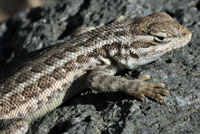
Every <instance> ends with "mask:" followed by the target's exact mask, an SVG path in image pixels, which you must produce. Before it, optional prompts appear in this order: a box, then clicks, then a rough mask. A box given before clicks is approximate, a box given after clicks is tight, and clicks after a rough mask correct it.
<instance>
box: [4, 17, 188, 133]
mask: <svg viewBox="0 0 200 134" xmlns="http://www.w3.org/2000/svg"><path fill="white" fill-rule="evenodd" d="M191 36H192V34H191V32H190V31H189V30H188V29H187V28H186V27H184V26H182V25H180V24H179V23H177V22H176V21H175V20H173V19H172V18H171V17H170V16H169V15H167V14H166V13H152V14H150V15H149V16H145V17H137V18H134V19H130V18H124V19H122V20H120V21H115V22H113V23H111V24H109V25H106V26H102V27H98V28H96V29H94V30H90V31H87V32H85V33H83V34H81V35H78V36H76V37H74V38H73V39H72V40H69V41H67V42H65V43H62V44H58V45H56V46H54V47H52V48H49V49H48V50H46V51H45V52H43V53H42V54H40V55H39V56H37V57H36V58H34V59H32V60H30V61H28V62H27V63H26V64H25V66H23V67H22V68H21V69H19V70H18V71H16V72H15V73H14V74H13V75H12V76H10V77H9V78H8V79H6V80H5V81H3V82H2V83H1V84H0V134H25V133H26V132H27V131H28V124H29V123H30V122H31V121H33V120H35V119H37V118H38V117H41V116H43V115H44V114H46V113H47V112H49V111H51V110H53V109H55V108H56V107H57V106H59V105H60V104H61V103H62V102H64V101H66V100H68V99H69V98H71V97H72V96H74V95H76V94H78V93H80V92H82V91H83V90H84V89H86V88H90V89H92V90H97V91H100V92H116V91H123V92H125V93H127V94H129V95H132V96H134V97H137V98H139V99H144V98H145V96H147V97H151V98H153V99H158V100H161V101H162V100H163V98H162V96H161V95H168V94H169V92H168V91H167V90H166V89H161V88H164V84H163V83H149V82H146V81H145V80H147V79H149V76H148V75H144V76H142V77H140V78H138V79H135V80H127V79H125V78H123V77H120V76H114V74H115V73H116V72H118V71H120V70H123V69H135V68H137V67H139V66H142V65H145V64H147V63H150V62H152V61H155V60H156V59H158V58H160V56H162V55H163V54H165V53H166V52H168V51H170V50H173V49H176V48H180V47H183V46H185V45H186V44H187V43H188V42H189V41H190V40H191ZM79 81H82V82H79ZM77 82H79V84H78V86H76V88H74V86H75V85H77Z"/></svg>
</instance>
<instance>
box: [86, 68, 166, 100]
mask: <svg viewBox="0 0 200 134" xmlns="http://www.w3.org/2000/svg"><path fill="white" fill-rule="evenodd" d="M149 78H150V76H149V75H143V76H142V77H140V78H138V79H135V80H127V79H125V78H123V77H121V76H113V72H111V71H109V70H106V69H98V70H94V71H92V72H91V73H90V74H89V75H88V77H87V80H86V82H87V86H88V87H89V88H90V89H93V90H97V91H100V92H116V91H123V92H125V93H127V94H128V95H132V96H134V97H136V98H138V99H141V100H143V99H144V98H145V96H146V97H150V98H152V99H158V100H159V101H163V97H162V96H161V95H169V91H168V90H166V89H163V88H164V87H165V85H164V84H163V83H150V82H146V81H145V80H147V79H149Z"/></svg>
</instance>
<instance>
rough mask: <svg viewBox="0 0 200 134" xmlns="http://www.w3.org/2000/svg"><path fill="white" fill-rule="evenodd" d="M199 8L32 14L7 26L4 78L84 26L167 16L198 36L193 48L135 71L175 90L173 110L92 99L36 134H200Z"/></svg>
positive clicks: (158, 5)
mask: <svg viewBox="0 0 200 134" xmlns="http://www.w3.org/2000/svg"><path fill="white" fill-rule="evenodd" d="M199 5H200V4H199V2H198V0H181V1H180V0H159V1H158V0H149V1H146V0H109V1H108V0H107V1H106V0H98V1H97V0H85V1H84V0H66V2H64V3H58V4H55V3H54V4H52V5H44V6H41V7H37V8H34V9H31V10H26V11H24V12H21V13H19V14H17V15H15V16H13V17H11V18H10V19H8V20H7V21H5V22H3V23H1V24H0V44H1V46H0V62H1V65H2V66H1V68H0V69H1V76H2V77H1V78H2V79H3V78H4V77H5V76H6V75H7V73H8V72H9V71H10V70H13V68H16V67H17V66H18V65H19V64H22V63H23V62H24V61H26V60H27V59H29V58H30V57H32V56H34V55H37V54H38V53H39V52H40V51H41V50H43V49H44V48H46V47H50V46H51V45H53V44H57V43H59V42H63V41H66V40H68V39H70V36H69V35H70V33H71V32H72V31H73V30H75V29H76V28H77V27H79V26H82V25H84V26H87V25H90V26H97V25H103V24H106V23H109V22H111V21H112V20H114V19H115V18H117V17H119V16H120V15H125V16H128V17H135V16H141V15H147V14H150V13H151V12H153V11H166V12H167V13H169V14H170V15H171V16H172V17H174V18H175V19H176V20H177V21H179V22H180V23H181V24H183V25H185V26H187V27H188V28H189V29H190V30H191V31H192V33H193V37H192V41H191V42H190V43H189V45H187V46H186V47H184V48H181V49H179V50H175V51H172V52H169V53H167V54H165V56H163V57H162V58H161V59H160V60H158V61H156V62H153V63H151V64H148V65H146V66H144V67H141V68H138V69H137V70H136V71H133V73H134V72H137V73H138V72H139V73H140V75H141V74H150V75H151V76H152V78H153V79H152V81H158V82H160V81H161V82H164V83H165V84H166V85H167V88H168V89H169V90H170V92H171V96H166V97H164V99H165V101H166V105H160V104H159V103H157V102H156V101H154V100H150V99H149V100H147V101H146V103H142V102H141V101H138V100H136V99H135V98H133V97H131V96H127V95H125V94H121V93H111V94H107V93H103V94H94V93H91V92H85V93H83V94H81V95H78V96H76V97H74V98H73V99H71V100H70V101H68V102H66V103H64V104H63V105H62V106H60V107H59V108H57V109H55V110H54V111H52V112H51V113H49V114H47V115H46V116H44V117H43V118H41V119H39V120H37V121H36V122H35V123H32V124H31V129H30V131H29V134H47V133H49V134H60V133H65V132H66V133H67V132H68V133H70V134H73V133H80V134H81V133H92V134H93V133H114V134H115V133H123V134H133V133H148V134H151V133H152V134H157V133H162V134H167V133H181V134H184V133H196V134H197V133H200V128H199V120H200V116H199V110H200V105H199V104H200V84H199V83H200V62H199V61H200V47H199V44H200V39H199V38H200V31H199V30H200V29H199V25H200V23H199V21H200V13H199V9H200V8H199V7H200V6H199ZM123 73H124V74H125V76H126V77H128V78H130V77H131V76H134V74H132V73H130V71H125V72H123ZM122 75H123V74H122ZM137 75H138V74H137Z"/></svg>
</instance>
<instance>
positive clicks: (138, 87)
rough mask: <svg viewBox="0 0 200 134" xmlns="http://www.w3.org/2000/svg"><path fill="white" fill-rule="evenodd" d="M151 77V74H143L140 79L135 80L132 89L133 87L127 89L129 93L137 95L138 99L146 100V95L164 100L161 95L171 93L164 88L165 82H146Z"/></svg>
mask: <svg viewBox="0 0 200 134" xmlns="http://www.w3.org/2000/svg"><path fill="white" fill-rule="evenodd" d="M148 79H150V76H149V75H143V76H141V77H139V78H138V79H136V80H134V82H133V85H132V86H133V87H134V89H135V90H132V89H131V87H130V88H129V89H128V90H127V91H128V94H130V95H133V96H135V97H137V98H138V99H141V100H144V98H145V96H146V97H150V98H152V99H156V100H159V101H163V97H162V96H161V95H169V91H168V90H166V89H164V88H165V84H164V83H160V82H155V83H151V82H146V81H145V80H148Z"/></svg>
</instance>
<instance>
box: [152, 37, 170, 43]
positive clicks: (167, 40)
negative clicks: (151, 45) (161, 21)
mask: <svg viewBox="0 0 200 134" xmlns="http://www.w3.org/2000/svg"><path fill="white" fill-rule="evenodd" d="M154 40H155V41H156V42H158V43H167V42H169V41H171V38H167V37H162V36H155V37H154Z"/></svg>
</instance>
